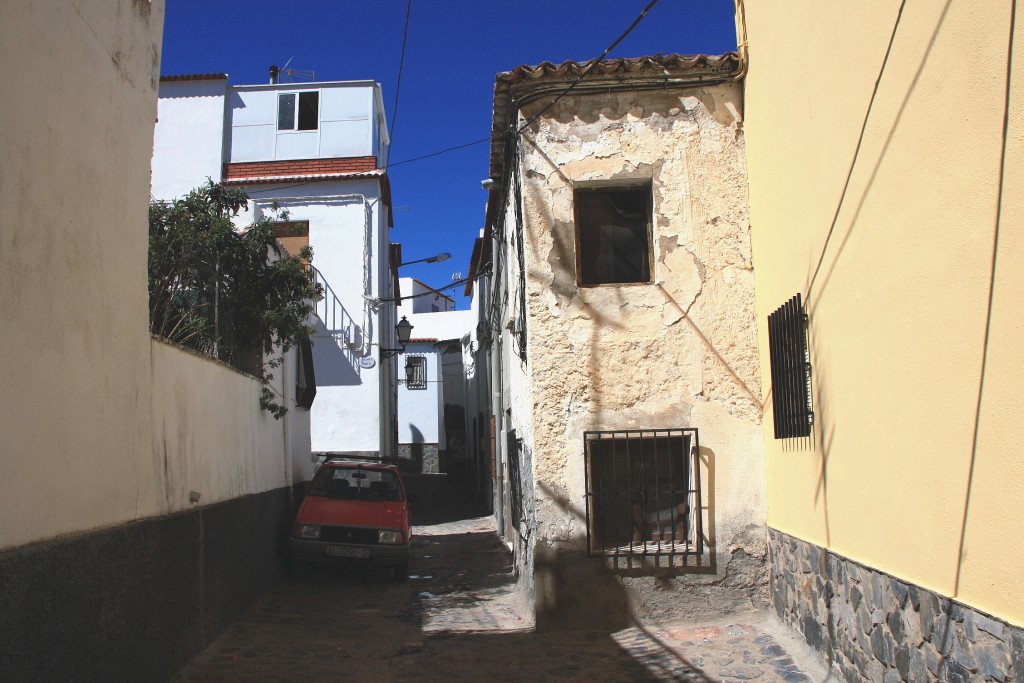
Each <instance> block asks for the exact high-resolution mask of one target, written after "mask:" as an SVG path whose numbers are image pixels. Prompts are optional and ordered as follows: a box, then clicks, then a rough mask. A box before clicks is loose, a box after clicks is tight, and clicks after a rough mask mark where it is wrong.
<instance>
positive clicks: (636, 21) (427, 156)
mask: <svg viewBox="0 0 1024 683" xmlns="http://www.w3.org/2000/svg"><path fill="white" fill-rule="evenodd" d="M657 4H658V0H651V2H649V3H647V6H646V7H644V9H643V11H642V12H640V15H639V16H638V17H637V18H636V19H634V20H633V23H632V24H630V25H629V28H627V29H626V30H625V31H624V32H623V33H622V35H620V36H619V37H618V38H616V39H615V42H613V43H612V44H611V45H609V46H608V47H607V48H605V50H604V52H602V53H601V56H600V57H598V58H597V59H594V60H592V61H591V63H590V66H588V67H587V68H586V69H585V70H584V71H583V73H581V74H580V75H579V76H578V77H577V78H576V80H574V81H573V82H572V83H571V84H570V85H569V86H568V87H567V88H566V89H565V90H563V91H562V92H561V93H560V94H559V95H558V97H556V98H555V99H554V100H552V101H551V103H550V104H548V106H546V107H544V109H542V110H541V111H540V113H538V114H536V115H535V116H534V117H533V118H531V119H530V120H529V121H527V122H526V123H525V124H523V125H522V126H521V127H520V128H519V130H520V131H522V130H523V129H524V128H526V127H527V126H529V125H532V124H533V123H534V122H535V121H536V120H537V119H538V118H540V116H541V115H542V114H544V112H546V111H547V110H548V109H550V108H551V107H553V106H554V105H555V104H556V103H557V102H558V101H559V100H560V99H562V98H563V97H565V96H566V95H568V94H569V92H570V91H572V90H573V88H575V87H576V86H577V85H579V83H580V81H582V80H583V78H584V77H586V75H587V74H589V73H590V72H591V71H593V69H594V68H595V67H596V66H597V65H598V64H600V63H601V60H603V59H604V58H605V57H607V56H608V53H609V52H611V51H612V50H614V49H615V48H616V47H618V45H619V43H621V42H622V41H623V40H625V38H626V36H628V35H629V34H630V33H632V32H633V29H635V28H636V27H637V26H638V25H639V24H640V22H641V21H643V18H644V17H645V16H647V13H648V12H649V11H651V8H653V7H654V6H655V5H657ZM396 107H397V96H396ZM490 139H491V137H490V136H488V137H486V138H480V139H479V140H473V141H472V142H466V143H463V144H461V145H455V146H453V147H447V148H445V149H442V150H438V151H436V152H431V153H430V154H424V155H423V156H418V157H413V158H412V159H403V160H402V161H396V162H395V163H393V164H390V165H391V166H401V165H402V164H410V163H412V162H414V161H422V160H423V159H430V158H433V157H436V156H441V155H442V154H447V153H448V152H454V151H456V150H459V149H464V148H466V147H472V146H474V145H479V144H481V143H483V142H488V141H490Z"/></svg>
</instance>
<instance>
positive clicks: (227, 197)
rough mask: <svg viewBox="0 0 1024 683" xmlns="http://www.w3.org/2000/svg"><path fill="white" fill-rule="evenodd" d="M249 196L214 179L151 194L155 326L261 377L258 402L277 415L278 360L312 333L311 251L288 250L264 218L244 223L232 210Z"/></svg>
mask: <svg viewBox="0 0 1024 683" xmlns="http://www.w3.org/2000/svg"><path fill="white" fill-rule="evenodd" d="M248 200H249V197H248V195H246V193H245V192H244V191H243V190H240V189H232V188H225V187H224V186H222V185H220V184H218V183H213V182H207V184H206V185H203V186H202V187H198V188H196V189H195V190H193V191H192V192H190V193H189V194H188V195H187V196H186V197H184V198H183V199H179V200H176V201H174V202H161V201H154V202H152V203H151V204H150V207H149V321H150V330H151V331H152V332H153V334H155V335H158V336H160V337H163V338H164V339H167V340H168V341H171V342H174V343H176V344H181V345H182V346H186V347H188V348H191V349H194V350H196V351H199V352H200V353H204V354H206V355H209V356H211V357H213V358H217V359H219V360H222V361H224V362H226V363H229V364H230V365H232V366H234V367H236V368H238V369H240V370H242V371H244V372H248V373H249V374H252V375H253V376H255V377H257V378H258V379H259V380H260V381H261V383H262V385H263V386H262V388H261V391H260V406H261V407H262V408H263V409H264V410H267V411H268V412H270V413H271V414H272V415H273V416H274V418H275V419H280V418H281V417H283V416H284V415H285V414H287V412H288V409H287V408H286V407H285V406H283V405H282V404H281V396H280V395H279V394H278V393H277V392H275V391H274V388H273V386H272V385H271V380H272V379H273V377H274V376H273V374H272V373H271V370H274V369H276V368H279V367H281V364H282V363H283V361H284V354H286V353H287V352H288V351H289V350H291V348H292V347H294V346H296V345H298V344H299V343H300V342H303V341H306V342H308V341H309V339H310V334H311V332H312V328H310V327H308V326H307V324H306V321H307V320H308V319H309V318H310V315H311V313H312V311H313V308H312V301H313V300H314V298H315V296H316V294H317V291H316V290H317V285H316V284H315V282H314V280H313V274H312V269H311V268H310V267H309V266H308V264H309V262H310V260H311V259H312V257H313V253H312V251H311V250H310V249H309V247H304V248H303V249H302V250H301V252H300V253H298V254H295V255H289V254H288V253H287V252H285V251H284V250H283V249H282V248H281V246H280V244H278V242H277V240H276V239H275V237H274V223H275V221H272V220H270V219H267V218H264V219H261V220H259V221H256V222H255V223H253V224H252V225H250V226H248V227H247V228H246V229H245V230H241V231H239V230H237V229H236V227H235V225H234V224H233V223H232V218H233V217H235V216H237V215H238V214H239V212H240V211H241V210H242V209H243V208H244V207H246V206H247V204H248ZM281 218H282V219H286V218H287V216H286V215H282V216H281Z"/></svg>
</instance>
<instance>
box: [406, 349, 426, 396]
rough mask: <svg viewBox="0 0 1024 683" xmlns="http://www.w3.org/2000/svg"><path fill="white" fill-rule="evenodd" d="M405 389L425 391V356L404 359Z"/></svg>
mask: <svg viewBox="0 0 1024 683" xmlns="http://www.w3.org/2000/svg"><path fill="white" fill-rule="evenodd" d="M405 388H406V389H426V388H427V358H426V356H406V357H405Z"/></svg>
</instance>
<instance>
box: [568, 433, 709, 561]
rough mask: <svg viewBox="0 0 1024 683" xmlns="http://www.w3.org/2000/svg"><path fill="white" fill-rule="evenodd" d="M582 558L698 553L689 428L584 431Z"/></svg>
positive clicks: (696, 487) (695, 469) (693, 440)
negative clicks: (584, 545) (584, 548)
mask: <svg viewBox="0 0 1024 683" xmlns="http://www.w3.org/2000/svg"><path fill="white" fill-rule="evenodd" d="M583 439H584V452H585V459H586V467H587V472H586V476H587V547H588V551H589V553H590V555H592V556H593V555H599V556H612V557H619V556H623V555H653V556H662V555H668V556H672V555H689V554H700V553H702V552H703V549H704V548H703V537H702V523H701V502H700V462H699V460H698V453H699V449H700V446H699V439H698V438H697V430H696V429H641V430H627V431H602V432H585V433H584V436H583Z"/></svg>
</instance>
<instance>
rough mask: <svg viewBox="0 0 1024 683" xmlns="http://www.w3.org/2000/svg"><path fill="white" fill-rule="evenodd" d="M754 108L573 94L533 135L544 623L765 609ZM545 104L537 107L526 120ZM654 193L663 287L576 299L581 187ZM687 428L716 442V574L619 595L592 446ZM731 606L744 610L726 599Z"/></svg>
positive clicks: (661, 580) (606, 289)
mask: <svg viewBox="0 0 1024 683" xmlns="http://www.w3.org/2000/svg"><path fill="white" fill-rule="evenodd" d="M740 99H741V91H740V88H739V87H738V86H736V85H734V84H727V85H718V86H713V87H708V88H693V89H677V90H671V89H669V90H664V91H661V90H659V91H647V92H623V93H609V94H601V95H579V96H572V95H570V96H567V97H564V98H563V99H562V100H561V101H559V102H558V104H557V105H556V106H555V107H553V108H552V109H550V110H549V111H547V112H546V113H545V114H544V115H543V116H542V117H541V118H540V120H539V121H538V122H537V123H534V124H533V125H531V126H530V127H529V128H527V129H526V130H525V131H524V132H523V134H522V139H521V145H520V149H521V152H520V154H521V174H520V181H521V185H522V197H523V211H524V221H523V223H524V249H525V264H524V265H525V270H526V283H527V284H526V289H527V292H526V294H527V296H526V306H527V344H528V352H529V363H528V367H524V368H520V372H518V373H516V372H513V373H512V374H513V377H512V378H511V379H512V382H511V383H510V385H511V386H512V387H513V393H517V392H516V391H515V388H516V387H518V394H519V395H518V396H513V398H512V404H513V406H514V407H515V408H516V409H517V410H519V411H521V412H524V413H528V417H526V416H524V419H528V420H529V422H530V425H529V426H530V429H528V430H522V429H521V431H523V432H525V433H526V434H527V435H528V438H529V439H530V441H531V442H532V443H530V447H531V449H532V453H533V467H534V470H533V475H534V480H535V482H536V484H535V489H534V494H535V501H533V502H534V503H535V506H536V536H535V539H534V541H533V543H534V549H535V553H534V557H535V558H536V560H535V562H536V565H535V567H533V570H534V573H535V576H536V595H537V610H538V623H541V621H542V619H543V615H544V614H545V613H548V614H551V615H559V616H557V619H562V618H564V616H565V614H566V613H567V612H569V611H572V610H573V609H576V610H582V611H583V612H587V613H589V612H597V611H600V609H602V608H600V607H598V608H597V609H593V608H594V607H595V606H599V605H602V604H603V605H604V608H603V609H604V610H605V614H614V613H618V612H621V613H622V614H635V615H639V616H641V617H643V616H660V617H664V616H669V615H670V613H671V614H678V613H680V612H681V613H684V614H685V613H693V612H694V611H699V610H702V609H705V608H706V609H716V608H715V607H714V605H715V604H717V605H718V608H717V609H723V605H724V609H739V608H742V607H743V606H747V607H749V606H750V605H751V604H761V603H762V602H763V598H764V590H763V587H764V585H765V583H766V578H765V577H766V574H765V557H766V548H765V531H764V530H765V498H764V490H765V484H764V471H763V465H762V460H761V458H762V454H763V444H762V434H761V429H760V421H761V403H760V400H759V397H760V394H761V383H760V376H759V361H758V352H757V337H756V327H755V318H754V291H753V264H752V261H751V248H750V225H749V218H748V211H747V186H746V168H745V160H744V146H743V134H742V122H741V119H740V109H741V103H740ZM543 106H544V103H536V104H533V105H530V106H527V107H525V108H524V109H523V111H522V112H521V114H520V115H521V120H529V118H530V117H531V116H532V115H534V114H535V113H536V112H537V111H539V110H540V108H541V107H543ZM637 182H648V183H650V185H651V188H652V191H653V218H652V223H653V226H652V233H653V234H652V256H653V259H652V264H653V273H652V277H653V280H654V282H653V283H651V284H630V285H601V286H595V287H579V286H577V276H576V245H575V239H576V238H575V231H574V210H573V190H574V188H576V187H590V186H595V185H615V184H616V183H622V184H635V183H637ZM506 249H507V250H508V253H510V254H512V253H514V249H512V248H511V247H510V246H508V245H506ZM512 270H514V265H513V266H510V272H511V271H512ZM510 280H514V278H513V277H512V276H511V275H510ZM513 286H514V283H513ZM509 299H510V300H511V301H513V302H514V301H515V297H514V296H510V297H509ZM512 317H514V316H512ZM517 374H518V375H519V376H520V377H521V381H519V382H517V381H516V379H517V378H516V375H517ZM676 427H696V428H697V429H698V430H699V431H700V445H701V451H700V458H701V461H702V468H701V469H702V471H701V478H702V482H703V489H704V494H703V507H704V510H703V514H704V535H705V538H706V542H707V543H708V547H709V549H708V550H706V551H705V557H704V559H703V565H704V566H703V568H702V569H701V570H699V572H697V571H691V570H686V569H679V570H673V571H670V572H668V575H667V576H666V575H665V572H653V573H658V574H659V576H658V578H655V577H654V576H653V575H652V574H653V573H652V572H644V571H640V572H636V571H631V572H625V573H623V572H616V570H615V569H614V568H612V569H608V570H607V571H610V572H611V573H612V574H614V580H613V581H612V584H609V583H608V582H607V581H606V580H605V579H607V577H603V578H602V577H599V576H598V575H600V574H602V573H605V571H606V568H598V569H595V566H597V565H601V564H602V563H603V560H600V559H597V558H589V557H587V556H586V543H587V529H586V498H585V465H584V454H583V433H584V431H586V430H608V429H639V428H676ZM734 562H735V563H738V564H736V565H733V563H734ZM741 565H742V571H735V570H737V569H739V568H740V566H741ZM730 566H733V569H734V574H733V575H732V577H731V578H729V577H728V576H727V572H728V569H729V567H730ZM736 576H741V577H742V578H741V579H739V580H737V579H736V578H735V577H736ZM588 577H589V578H588ZM725 578H728V580H723V579H725ZM609 585H614V586H617V587H618V588H617V591H611V592H618V593H621V595H619V596H618V597H617V598H616V600H618V602H620V603H621V604H620V605H619V606H618V608H613V609H609V608H608V602H609V600H610V598H609V595H610V594H611V593H610V591H609ZM588 586H590V587H588ZM591 587H592V588H591ZM716 591H717V593H722V592H723V591H724V592H727V593H729V596H731V597H723V596H722V595H719V597H718V598H716V599H714V600H712V599H710V598H709V595H711V594H714V593H716ZM667 593H671V594H672V595H671V599H670V600H669V599H667V598H668V595H667ZM687 596H690V598H692V599H690V600H687ZM734 598H735V599H734ZM670 605H671V607H670ZM557 619H556V620H557Z"/></svg>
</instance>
